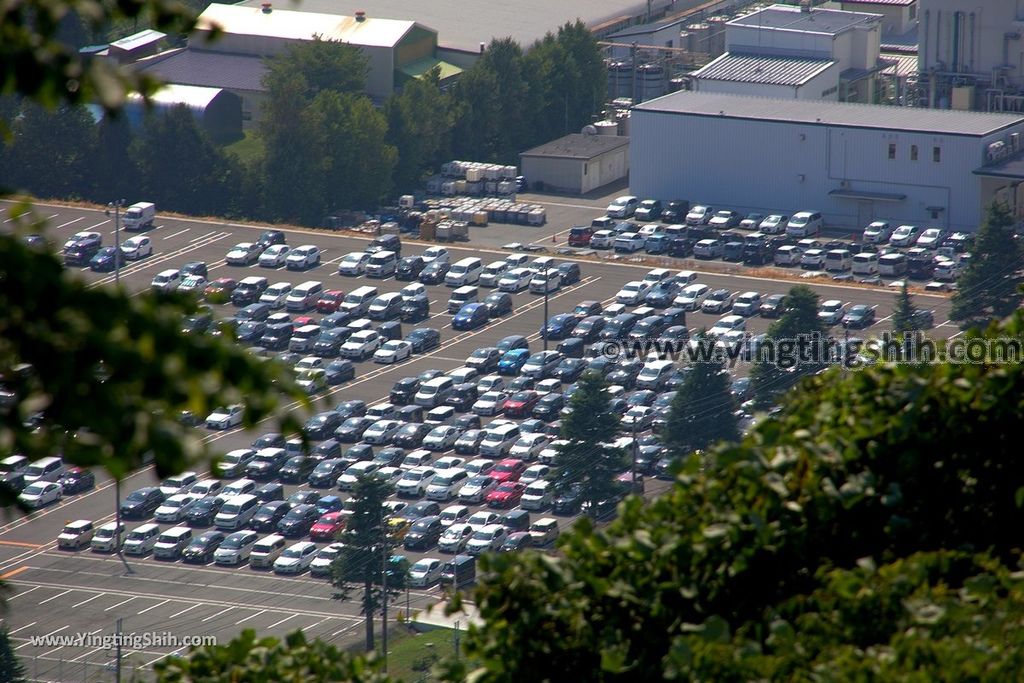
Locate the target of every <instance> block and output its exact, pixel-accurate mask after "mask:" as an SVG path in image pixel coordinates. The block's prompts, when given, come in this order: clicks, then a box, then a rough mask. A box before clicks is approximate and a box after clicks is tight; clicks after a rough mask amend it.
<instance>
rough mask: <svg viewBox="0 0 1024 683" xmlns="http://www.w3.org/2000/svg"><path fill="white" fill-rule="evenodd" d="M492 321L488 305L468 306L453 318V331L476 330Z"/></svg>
mask: <svg viewBox="0 0 1024 683" xmlns="http://www.w3.org/2000/svg"><path fill="white" fill-rule="evenodd" d="M490 319H491V312H490V309H489V308H487V304H466V305H465V306H463V307H462V308H461V309H459V312H458V313H456V314H455V317H454V318H452V329H453V330H475V329H476V328H478V327H482V326H484V325H486V324H487V322H488V321H489V320H490Z"/></svg>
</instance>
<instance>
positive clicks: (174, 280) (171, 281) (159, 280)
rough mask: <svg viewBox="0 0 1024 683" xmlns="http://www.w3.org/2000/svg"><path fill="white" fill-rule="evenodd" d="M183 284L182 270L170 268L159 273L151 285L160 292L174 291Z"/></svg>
mask: <svg viewBox="0 0 1024 683" xmlns="http://www.w3.org/2000/svg"><path fill="white" fill-rule="evenodd" d="M180 284H181V271H180V270H177V269H176V268H168V269H167V270H162V271H160V272H159V273H157V274H156V275H155V276H154V277H153V280H152V281H151V282H150V283H149V286H150V287H152V288H153V289H155V290H156V291H158V292H165V293H166V292H173V291H174V290H176V289H177V288H178V285H180Z"/></svg>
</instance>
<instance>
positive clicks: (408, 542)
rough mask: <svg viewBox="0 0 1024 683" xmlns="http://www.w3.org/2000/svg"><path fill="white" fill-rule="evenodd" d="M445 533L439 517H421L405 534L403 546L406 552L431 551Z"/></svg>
mask: <svg viewBox="0 0 1024 683" xmlns="http://www.w3.org/2000/svg"><path fill="white" fill-rule="evenodd" d="M443 531H444V527H443V526H442V525H441V518H440V517H439V516H436V515H431V516H429V517H420V518H419V519H418V520H416V521H415V522H414V523H413V525H412V527H411V528H410V529H409V531H408V532H407V533H406V534H405V539H404V540H403V542H402V545H404V546H405V549H406V550H429V549H430V548H433V547H434V546H435V545H437V542H438V541H439V540H440V538H441V532H443Z"/></svg>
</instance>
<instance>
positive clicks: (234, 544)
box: [220, 536, 242, 550]
mask: <svg viewBox="0 0 1024 683" xmlns="http://www.w3.org/2000/svg"><path fill="white" fill-rule="evenodd" d="M220 547H221V548H226V549H228V550H233V549H235V548H241V547H242V537H241V536H228V537H227V538H226V539H225V540H224V542H223V543H221V544H220Z"/></svg>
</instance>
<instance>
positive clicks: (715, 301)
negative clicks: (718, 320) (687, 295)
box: [700, 289, 736, 313]
mask: <svg viewBox="0 0 1024 683" xmlns="http://www.w3.org/2000/svg"><path fill="white" fill-rule="evenodd" d="M735 299H736V295H735V294H733V293H732V292H730V291H729V290H728V289H716V290H715V291H713V292H709V293H708V295H707V296H706V297H704V301H703V302H701V305H700V310H702V311H703V312H705V313H725V312H726V311H728V310H730V309H731V308H732V302H733V301H735Z"/></svg>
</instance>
